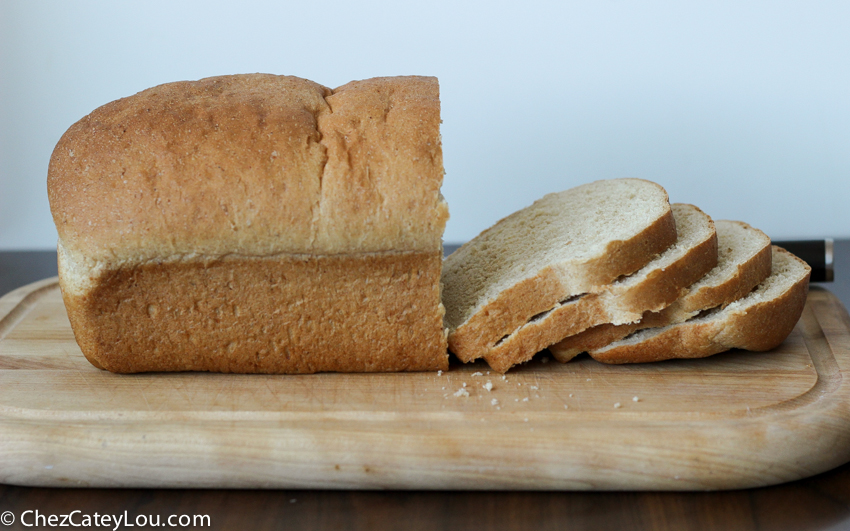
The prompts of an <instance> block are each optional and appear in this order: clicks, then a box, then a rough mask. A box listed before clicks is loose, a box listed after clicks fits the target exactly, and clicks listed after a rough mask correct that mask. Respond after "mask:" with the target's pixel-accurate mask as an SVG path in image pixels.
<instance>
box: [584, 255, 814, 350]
mask: <svg viewBox="0 0 850 531" xmlns="http://www.w3.org/2000/svg"><path fill="white" fill-rule="evenodd" d="M772 250H773V262H772V269H771V274H770V276H768V277H767V278H766V279H765V280H764V281H763V282H762V283H761V284H759V286H758V287H757V288H756V289H755V290H753V291H752V292H751V293H749V294H748V295H746V296H744V297H743V298H741V299H739V300H737V301H735V302H733V303H731V304H729V305H728V306H726V307H725V308H715V309H713V310H707V311H705V312H703V313H701V314H700V315H698V316H696V317H693V318H691V319H689V320H687V321H685V322H683V323H678V324H673V325H668V326H664V327H661V328H647V329H645V330H640V331H638V332H635V333H634V334H632V335H631V336H629V337H627V338H625V339H623V340H620V341H617V342H614V343H612V344H610V345H608V346H606V347H603V348H601V349H598V350H593V351H591V352H590V355H591V356H592V357H593V359H595V360H597V361H601V362H603V363H642V362H650V361H661V360H666V359H673V358H702V357H706V356H711V355H712V354H717V353H719V352H723V351H726V350H730V349H733V348H739V349H744V350H753V351H766V350H770V349H773V348H775V347H777V346H779V345H780V344H781V343H782V342H783V341H784V340H785V338H786V337H788V334H790V333H791V330H793V328H794V325H796V324H797V321H798V320H799V319H800V316H801V315H802V313H803V307H804V306H805V304H806V295H807V294H808V288H809V277H810V274H811V267H809V265H808V264H806V263H805V262H803V261H802V260H800V259H799V258H797V257H796V256H794V255H793V254H791V253H789V252H788V251H786V250H785V249H782V248H780V247H776V246H773V248H772Z"/></svg>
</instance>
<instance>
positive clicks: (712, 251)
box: [484, 204, 717, 372]
mask: <svg viewBox="0 0 850 531" xmlns="http://www.w3.org/2000/svg"><path fill="white" fill-rule="evenodd" d="M672 210H673V217H674V218H675V220H676V227H677V231H678V239H677V240H676V243H675V244H673V245H672V246H670V247H669V248H668V249H667V250H666V251H664V252H663V253H661V254H660V255H659V256H657V257H656V258H655V259H654V260H652V261H651V262H649V263H648V264H647V265H645V266H644V267H643V268H641V269H640V270H638V271H637V272H635V273H633V274H632V275H629V276H627V277H624V278H621V279H618V280H616V281H614V282H612V283H611V284H610V285H609V286H608V287H606V288H605V289H604V290H603V291H600V292H596V293H588V294H586V295H583V296H580V297H577V298H576V299H574V300H571V301H567V302H564V303H562V304H558V305H557V306H556V307H555V308H554V309H552V310H551V311H549V312H547V313H545V314H544V315H541V316H538V317H536V318H534V319H532V320H531V321H530V322H528V323H526V324H524V325H522V326H521V327H520V328H519V329H517V330H516V331H514V332H513V333H512V334H510V335H509V336H507V337H505V338H503V339H502V340H501V341H500V342H498V343H497V344H496V345H495V346H494V347H493V348H491V349H490V350H489V351H488V352H487V353H486V354H485V355H484V359H485V360H486V361H487V363H488V364H489V365H490V366H491V367H492V368H493V369H495V370H496V371H499V372H505V371H507V370H508V369H509V368H510V367H512V366H513V365H516V364H518V363H522V362H524V361H528V360H529V359H531V358H532V357H533V356H534V354H536V353H537V352H539V351H541V350H543V349H544V348H546V347H548V346H549V345H551V344H552V343H554V342H556V341H558V340H559V339H561V338H563V337H564V336H566V335H572V334H575V333H577V332H579V331H581V330H585V329H587V328H589V327H591V326H595V325H597V324H599V323H605V322H613V323H630V322H633V321H636V320H638V319H640V318H641V316H642V315H643V313H644V312H645V311H648V310H658V309H660V308H664V307H666V306H667V305H669V304H670V303H671V302H672V301H674V300H676V299H677V298H679V296H680V295H681V294H682V291H683V290H684V289H685V287H686V286H688V285H690V284H692V283H693V282H694V281H695V280H696V279H698V278H700V277H702V276H703V275H705V273H706V272H707V271H708V270H710V269H711V268H712V267H714V265H715V264H716V263H717V236H716V234H715V228H714V223H713V222H712V220H711V218H710V217H709V216H707V215H706V214H705V213H704V212H702V211H701V210H700V209H698V208H697V207H695V206H693V205H685V204H674V205H673V206H672Z"/></svg>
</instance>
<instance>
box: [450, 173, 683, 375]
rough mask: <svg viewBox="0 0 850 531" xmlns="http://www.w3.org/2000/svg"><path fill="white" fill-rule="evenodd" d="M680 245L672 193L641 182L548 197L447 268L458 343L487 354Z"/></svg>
mask: <svg viewBox="0 0 850 531" xmlns="http://www.w3.org/2000/svg"><path fill="white" fill-rule="evenodd" d="M675 241H676V223H675V220H674V218H673V212H672V210H671V208H670V204H669V201H668V196H667V192H666V191H665V190H664V189H663V188H662V187H661V186H659V185H657V184H655V183H652V182H649V181H645V180H641V179H612V180H606V181H596V182H592V183H588V184H584V185H582V186H578V187H576V188H572V189H570V190H566V191H564V192H559V193H555V194H549V195H547V196H545V197H543V198H542V199H540V200H538V201H536V202H535V203H534V204H532V205H531V206H529V207H527V208H524V209H522V210H520V211H518V212H515V213H513V214H511V215H510V216H508V217H506V218H504V219H502V220H500V221H499V222H497V223H496V224H495V225H493V226H492V227H490V228H489V229H487V230H485V231H484V232H482V233H481V234H479V235H478V236H476V237H475V238H473V239H472V240H471V241H469V242H467V243H466V244H464V245H463V246H461V247H460V248H459V249H458V250H457V251H455V252H454V253H452V254H451V255H450V256H449V257H448V258H446V260H445V261H444V264H443V274H442V283H443V304H445V306H446V316H445V326H446V328H447V329H448V334H449V336H448V342H449V348H450V350H451V351H452V352H454V353H455V354H456V355H457V356H458V358H460V359H461V360H462V361H465V362H467V361H472V360H474V359H477V358H480V357H482V356H483V355H484V354H485V353H487V352H488V351H489V349H491V348H492V347H494V346H495V345H496V344H497V343H498V342H499V341H500V340H501V339H502V338H503V337H505V336H506V335H509V334H511V333H513V332H514V331H515V330H516V329H518V328H519V327H520V326H522V325H523V324H525V323H527V322H529V321H530V320H532V319H533V318H534V316H535V315H538V314H540V313H543V312H547V311H550V310H552V309H553V308H554V307H555V306H556V305H558V304H560V303H561V302H563V301H566V300H568V299H570V298H572V297H575V296H578V295H582V294H585V293H592V292H596V291H600V290H602V289H604V288H605V287H606V286H607V285H609V284H610V283H611V282H613V281H614V280H615V279H617V278H618V277H620V276H623V275H629V274H631V273H633V272H635V271H637V270H638V269H640V268H641V267H643V266H644V265H646V264H647V263H648V262H649V261H650V260H652V259H653V258H654V257H655V256H657V255H658V254H659V253H661V252H663V251H664V250H665V249H667V248H668V247H670V246H671V245H673V243H674V242H675Z"/></svg>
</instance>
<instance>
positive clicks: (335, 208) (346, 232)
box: [317, 76, 449, 252]
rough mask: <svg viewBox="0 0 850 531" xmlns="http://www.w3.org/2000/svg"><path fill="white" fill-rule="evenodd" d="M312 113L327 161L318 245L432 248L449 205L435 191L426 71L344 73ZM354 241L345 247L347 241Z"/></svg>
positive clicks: (431, 90)
mask: <svg viewBox="0 0 850 531" xmlns="http://www.w3.org/2000/svg"><path fill="white" fill-rule="evenodd" d="M327 102H328V105H330V108H331V112H330V113H320V115H319V130H320V131H321V132H322V145H324V146H325V147H326V148H327V155H328V162H327V165H326V166H325V169H324V175H323V177H322V197H321V205H320V215H319V219H318V222H319V227H318V234H317V241H318V242H324V243H322V245H321V246H320V247H319V249H320V250H321V251H322V252H350V251H352V250H367V251H375V250H391V249H401V250H433V249H437V248H439V247H440V245H441V239H440V238H441V237H442V234H443V229H444V228H445V225H446V221H447V220H448V217H449V213H448V208H447V206H446V203H445V201H443V200H442V196H441V195H440V185H441V184H442V181H443V152H442V146H441V144H440V99H439V91H438V86H437V81H436V79H435V78H429V77H415V76H411V77H397V78H374V79H367V80H365V81H352V82H351V83H348V84H347V85H343V86H341V87H339V88H337V89H335V90H334V93H333V95H331V96H329V97H328V98H327ZM355 244H356V246H355V247H354V248H352V247H353V246H354V245H355Z"/></svg>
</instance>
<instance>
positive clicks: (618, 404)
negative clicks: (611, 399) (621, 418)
mask: <svg viewBox="0 0 850 531" xmlns="http://www.w3.org/2000/svg"><path fill="white" fill-rule="evenodd" d="M621 407H623V406H621V405H620V403H619V402H615V403H614V409H620V408H621Z"/></svg>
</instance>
